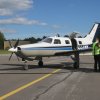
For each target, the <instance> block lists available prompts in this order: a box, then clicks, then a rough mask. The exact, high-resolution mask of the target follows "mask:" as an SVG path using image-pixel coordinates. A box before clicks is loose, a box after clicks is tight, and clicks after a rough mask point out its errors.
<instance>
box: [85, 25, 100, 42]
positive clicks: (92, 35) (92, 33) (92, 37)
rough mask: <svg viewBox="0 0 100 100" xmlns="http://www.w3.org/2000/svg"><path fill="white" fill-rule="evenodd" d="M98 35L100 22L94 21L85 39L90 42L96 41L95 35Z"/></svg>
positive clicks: (99, 33)
mask: <svg viewBox="0 0 100 100" xmlns="http://www.w3.org/2000/svg"><path fill="white" fill-rule="evenodd" d="M98 36H99V37H100V23H95V24H94V25H93V27H92V29H91V31H90V32H89V34H88V35H87V36H86V37H85V39H87V40H89V41H91V42H95V41H96V37H98Z"/></svg>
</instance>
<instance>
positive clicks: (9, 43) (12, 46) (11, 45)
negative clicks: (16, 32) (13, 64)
mask: <svg viewBox="0 0 100 100" xmlns="http://www.w3.org/2000/svg"><path fill="white" fill-rule="evenodd" d="M9 45H10V47H11V48H12V47H13V45H12V44H11V41H10V40H9Z"/></svg>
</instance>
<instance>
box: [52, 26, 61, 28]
mask: <svg viewBox="0 0 100 100" xmlns="http://www.w3.org/2000/svg"><path fill="white" fill-rule="evenodd" d="M52 28H54V29H60V28H61V26H59V25H52Z"/></svg>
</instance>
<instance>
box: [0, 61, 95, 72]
mask: <svg viewBox="0 0 100 100" xmlns="http://www.w3.org/2000/svg"><path fill="white" fill-rule="evenodd" d="M82 64H88V66H90V68H81V66H80V68H78V69H75V68H73V63H63V64H49V65H44V66H43V67H39V66H37V65H29V70H23V64H2V65H6V66H7V68H2V69H0V71H2V72H3V73H0V74H49V73H45V72H44V73H34V72H32V71H30V70H32V69H33V70H34V69H41V68H50V69H65V70H68V71H70V72H85V73H92V72H93V68H92V67H91V64H93V63H85V62H84V63H80V65H82ZM12 66H13V68H12ZM14 66H15V67H14ZM16 70H17V71H21V72H11V73H10V72H8V73H6V72H5V73H4V71H16ZM58 73H67V72H66V71H62V72H58ZM58 73H56V74H58Z"/></svg>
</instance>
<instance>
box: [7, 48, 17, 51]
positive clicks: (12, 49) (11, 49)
mask: <svg viewBox="0 0 100 100" xmlns="http://www.w3.org/2000/svg"><path fill="white" fill-rule="evenodd" d="M8 51H10V52H17V48H10V49H9V50H8Z"/></svg>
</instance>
